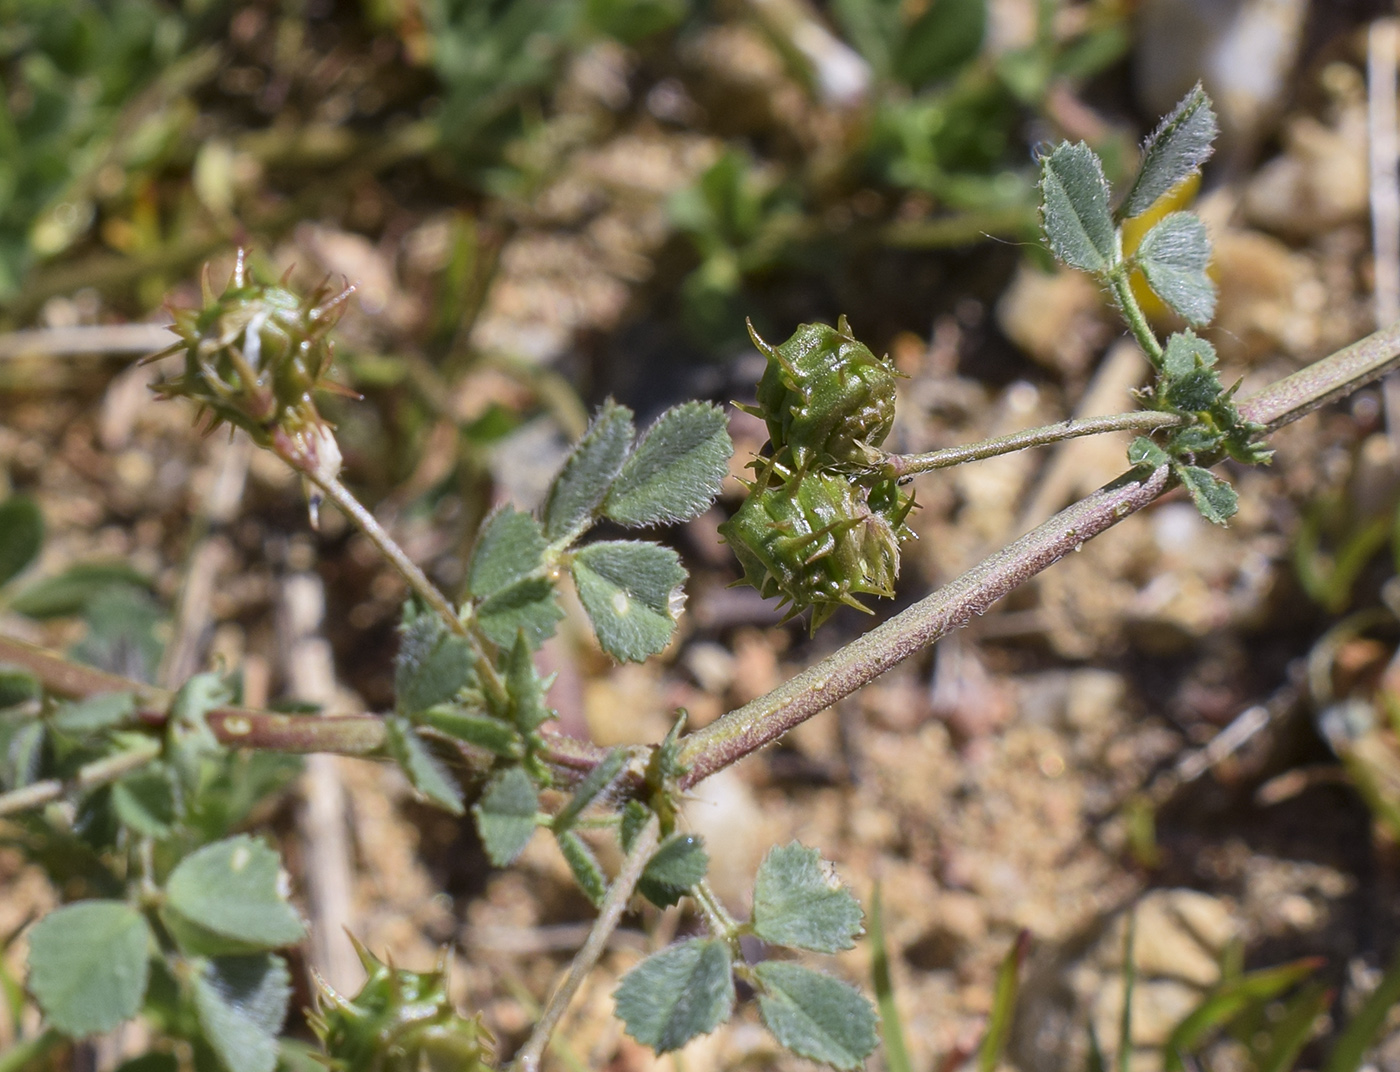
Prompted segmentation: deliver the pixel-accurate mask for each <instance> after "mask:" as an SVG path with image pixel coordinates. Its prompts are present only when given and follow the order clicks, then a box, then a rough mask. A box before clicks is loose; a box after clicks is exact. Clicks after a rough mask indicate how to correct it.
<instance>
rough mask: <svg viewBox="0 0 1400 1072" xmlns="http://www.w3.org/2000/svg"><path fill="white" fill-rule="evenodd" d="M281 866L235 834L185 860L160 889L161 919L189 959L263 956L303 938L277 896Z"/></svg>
mask: <svg viewBox="0 0 1400 1072" xmlns="http://www.w3.org/2000/svg"><path fill="white" fill-rule="evenodd" d="M281 870H282V862H281V860H280V858H279V857H278V855H277V853H276V852H275V851H274V850H273V849H271V848H269V847H268V846H267V845H265V844H264V843H263V842H261V841H259V840H257V839H255V838H251V837H248V836H247V835H240V836H238V837H232V838H227V839H225V840H223V841H216V842H214V843H213V844H212V845H205V846H204V847H203V848H202V849H197V850H195V851H194V852H192V853H191V854H190V855H189V856H186V857H185V858H184V859H183V860H181V861H180V863H179V864H178V865H177V866H176V868H175V870H174V871H173V872H171V874H170V880H169V881H168V882H167V883H166V885H165V904H164V905H162V906H161V919H162V920H163V921H164V922H165V924H166V926H167V927H169V928H170V931H171V933H172V935H173V936H174V937H175V940H176V942H177V943H178V944H179V946H180V948H181V950H182V951H183V952H184V953H185V954H186V955H190V956H197V955H203V956H221V955H238V954H243V953H255V952H263V951H265V950H268V949H275V948H277V947H278V946H285V945H292V944H294V943H296V942H299V941H301V939H302V938H303V937H304V935H305V929H304V928H303V927H302V924H301V919H300V918H299V917H298V916H297V914H296V911H295V910H294V909H293V908H292V906H291V905H289V904H288V903H287V899H286V897H285V895H284V894H283V892H282V878H281Z"/></svg>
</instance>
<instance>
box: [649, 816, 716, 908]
mask: <svg viewBox="0 0 1400 1072" xmlns="http://www.w3.org/2000/svg"><path fill="white" fill-rule="evenodd" d="M709 866H710V856H709V854H708V853H707V852H705V843H704V841H703V840H702V839H701V838H700V836H699V835H698V834H672V835H671V836H670V837H668V838H667V839H666V840H665V841H663V842H662V843H661V844H660V845H659V846H657V849H656V852H655V853H653V854H652V857H651V860H650V861H648V862H647V866H646V870H645V871H643V872H642V877H641V879H640V880H639V881H638V882H637V892H638V893H640V894H641V895H642V896H643V897H645V898H646V899H647V900H648V901H650V902H651V903H652V904H654V905H656V906H657V907H658V908H667V907H669V906H670V905H673V904H675V903H676V902H677V901H679V900H680V899H681V898H682V897H683V896H684V895H685V894H686V893H687V892H688V891H689V890H690V888H691V887H692V886H694V885H695V884H696V883H697V882H699V881H700V880H701V879H703V878H704V877H705V871H706V870H707V869H708V868H709Z"/></svg>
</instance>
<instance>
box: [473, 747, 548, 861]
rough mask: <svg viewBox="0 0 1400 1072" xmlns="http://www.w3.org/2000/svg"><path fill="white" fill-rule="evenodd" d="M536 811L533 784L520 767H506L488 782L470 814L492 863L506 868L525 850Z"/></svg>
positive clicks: (537, 809)
mask: <svg viewBox="0 0 1400 1072" xmlns="http://www.w3.org/2000/svg"><path fill="white" fill-rule="evenodd" d="M539 809H540V798H539V793H538V792H537V791H536V790H535V783H534V782H532V781H530V776H529V775H528V774H526V773H525V771H524V770H522V769H521V768H520V767H507V768H506V769H505V770H503V771H502V772H501V773H500V774H498V775H497V776H496V777H495V778H493V779H492V780H491V784H490V785H488V786H487V787H486V792H484V793H482V794H481V799H480V800H479V801H477V803H476V806H475V807H473V808H472V814H473V815H474V816H476V829H477V831H478V833H480V834H481V843H482V844H483V845H485V846H486V855H487V856H489V857H490V858H491V862H492V863H493V864H495V865H496V866H497V867H506V866H507V865H509V864H512V863H514V862H515V858H516V857H517V856H519V855H520V854H521V853H522V852H524V851H525V845H526V843H527V842H529V840H530V837H531V835H533V834H534V832H535V825H536V824H535V813H536V812H538V811H539Z"/></svg>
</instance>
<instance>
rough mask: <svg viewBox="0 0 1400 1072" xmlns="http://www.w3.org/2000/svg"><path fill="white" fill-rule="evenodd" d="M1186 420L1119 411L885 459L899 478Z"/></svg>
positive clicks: (1143, 411)
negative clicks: (1052, 445)
mask: <svg viewBox="0 0 1400 1072" xmlns="http://www.w3.org/2000/svg"><path fill="white" fill-rule="evenodd" d="M1184 423H1186V419H1185V418H1184V417H1182V416H1181V415H1179V414H1176V413H1161V412H1158V411H1156V410H1147V409H1140V410H1135V411H1134V412H1132V413H1115V414H1112V415H1110V416H1105V417H1075V418H1073V419H1071V420H1068V421H1060V422H1059V423H1058V424H1047V425H1044V426H1043V427H1041V428H1027V429H1026V430H1025V431H1023V432H1012V433H1011V434H1010V435H1004V436H997V437H996V438H995V439H984V440H982V442H980V443H968V444H966V445H965V446H958V447H945V448H944V449H942V450H933V451H929V452H928V453H927V454H891V455H889V456H888V457H887V458H886V459H885V462H884V470H885V471H886V472H888V473H889V475H890V476H892V477H895V478H896V479H898V478H900V477H906V476H914V475H916V474H918V473H929V472H932V471H933V470H935V469H946V468H948V467H949V466H953V465H962V464H963V463H964V462H978V461H982V460H983V459H984V458H996V457H998V456H1000V455H1002V454H1013V453H1015V452H1016V451H1018V450H1027V449H1029V448H1031V447H1044V446H1048V445H1049V444H1051V443H1059V442H1061V441H1063V440H1066V439H1076V438H1078V437H1079V436H1087V435H1100V434H1102V433H1104V432H1126V431H1142V432H1150V431H1152V430H1153V429H1156V428H1174V427H1176V426H1177V425H1181V424H1184Z"/></svg>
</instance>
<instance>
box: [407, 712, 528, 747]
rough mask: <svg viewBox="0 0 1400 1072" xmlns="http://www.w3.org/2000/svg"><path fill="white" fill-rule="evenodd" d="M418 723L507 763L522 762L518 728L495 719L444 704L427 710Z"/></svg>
mask: <svg viewBox="0 0 1400 1072" xmlns="http://www.w3.org/2000/svg"><path fill="white" fill-rule="evenodd" d="M418 720H419V722H421V723H422V724H423V725H425V726H431V727H432V728H433V729H435V730H437V731H438V732H439V733H444V734H446V735H447V736H449V737H455V738H456V739H457V740H459V741H466V742H467V743H468V744H474V745H476V746H477V747H478V748H484V749H486V750H487V751H488V752H493V753H495V754H496V755H498V756H504V757H505V758H507V759H519V758H520V756H522V755H523V754H524V751H525V746H524V743H523V742H522V741H521V739H520V734H519V733H517V732H516V730H515V727H514V726H512V725H510V723H508V722H503V721H502V720H501V719H499V718H496V717H495V716H494V715H486V714H482V713H480V712H478V711H467V710H463V709H462V708H460V707H452V706H449V705H446V704H443V705H439V706H437V707H430V708H428V710H426V711H424V712H423V713H422V714H420V715H419V716H418Z"/></svg>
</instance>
